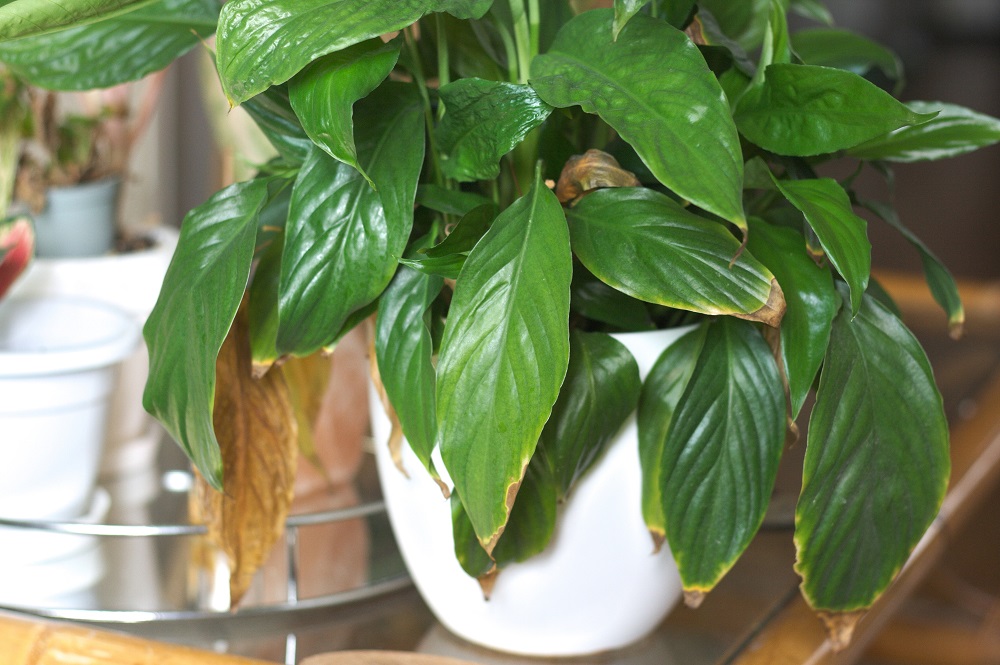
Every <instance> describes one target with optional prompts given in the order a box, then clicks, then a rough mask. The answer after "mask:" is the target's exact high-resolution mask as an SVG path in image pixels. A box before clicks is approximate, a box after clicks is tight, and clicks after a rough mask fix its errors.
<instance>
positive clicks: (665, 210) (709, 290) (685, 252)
mask: <svg viewBox="0 0 1000 665" xmlns="http://www.w3.org/2000/svg"><path fill="white" fill-rule="evenodd" d="M567 218H568V219H569V222H570V233H571V235H572V239H573V251H574V253H575V254H576V256H577V257H578V258H579V259H580V261H581V262H582V263H583V264H584V265H585V266H586V267H587V269H588V270H590V271H591V272H592V273H594V274H595V275H596V276H597V277H599V278H600V279H601V280H602V281H604V282H605V283H607V284H609V285H611V286H613V287H614V288H616V289H618V290H619V291H622V292H624V293H626V294H628V295H630V296H632V297H634V298H638V299H640V300H645V301H646V302H653V303H657V304H660V305H667V306H669V307H676V308H679V309H685V310H690V311H693V312H701V313H704V314H732V315H734V316H740V317H743V318H748V319H751V320H756V321H763V322H765V323H768V324H770V325H777V323H778V321H780V320H781V315H782V313H783V312H784V309H785V306H784V297H783V296H782V294H781V289H780V288H779V287H778V285H777V282H776V281H774V276H773V275H772V274H771V272H770V271H768V270H767V268H765V267H764V266H763V265H761V264H760V262H759V261H757V259H755V258H754V257H753V256H752V255H751V254H750V253H749V252H743V253H742V254H740V255H739V257H738V258H737V259H736V261H735V262H734V263H733V265H732V266H731V267H730V261H731V260H732V258H733V257H734V256H736V255H737V253H738V250H739V246H740V243H739V241H738V240H736V238H734V237H733V236H732V235H731V234H730V233H729V232H728V231H726V229H725V228H724V227H723V226H722V225H721V224H718V223H716V222H711V221H709V220H707V219H704V218H701V217H698V216H697V215H693V214H691V213H689V212H687V211H686V210H684V209H683V208H682V207H681V206H680V205H678V204H677V203H675V202H674V201H673V200H671V199H670V198H669V197H667V196H665V195H663V194H660V193H658V192H655V191H653V190H650V189H644V188H638V187H635V188H632V187H630V188H617V189H601V190H598V191H596V192H593V193H592V194H589V195H587V196H585V197H584V198H583V199H581V201H580V203H578V204H577V205H576V206H575V207H573V208H570V209H569V210H568V211H567Z"/></svg>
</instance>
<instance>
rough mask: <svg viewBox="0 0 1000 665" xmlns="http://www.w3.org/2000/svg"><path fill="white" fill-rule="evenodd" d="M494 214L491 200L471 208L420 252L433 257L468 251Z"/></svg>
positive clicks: (485, 229)
mask: <svg viewBox="0 0 1000 665" xmlns="http://www.w3.org/2000/svg"><path fill="white" fill-rule="evenodd" d="M496 216H497V206H496V204H495V203H493V202H490V203H484V204H483V205H481V206H478V207H476V208H473V209H472V210H470V211H469V212H467V213H466V214H465V215H463V216H462V219H460V220H458V223H457V224H456V225H455V228H453V229H452V230H451V233H449V234H448V235H447V236H446V237H445V239H444V240H442V241H441V242H439V243H438V244H436V245H434V246H433V247H429V248H427V249H425V250H421V252H420V253H421V254H423V255H424V256H427V257H430V258H434V257H445V256H450V255H452V254H462V253H466V252H470V251H472V248H473V247H475V245H476V243H477V242H479V239H480V238H482V237H483V236H484V235H485V234H486V232H487V231H488V230H489V228H490V225H491V224H493V220H494V219H496Z"/></svg>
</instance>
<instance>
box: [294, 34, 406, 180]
mask: <svg viewBox="0 0 1000 665" xmlns="http://www.w3.org/2000/svg"><path fill="white" fill-rule="evenodd" d="M401 45H402V37H401V36H400V37H397V38H396V39H393V40H392V41H390V42H388V43H383V42H382V40H381V39H369V40H367V41H363V42H360V43H358V44H354V45H353V46H348V47H347V48H345V49H344V50H342V51H337V52H336V53H331V54H330V55H327V56H324V57H322V58H320V59H319V60H315V61H313V62H312V63H311V64H309V65H308V66H307V67H306V68H305V69H304V70H302V72H301V73H300V74H299V75H298V76H296V77H295V78H293V79H292V80H291V82H290V83H289V84H288V97H289V101H290V102H291V104H292V108H293V109H295V115H296V116H298V118H299V120H300V121H301V122H302V126H303V127H304V128H305V131H306V133H307V134H308V135H309V138H311V139H312V140H313V142H314V143H315V144H316V145H318V146H319V147H320V148H322V149H323V150H325V151H326V153H327V154H328V155H330V156H331V157H333V158H334V159H336V160H339V161H341V162H344V163H345V164H347V165H348V166H353V167H354V168H356V169H358V171H359V172H360V173H361V175H363V176H364V177H365V179H366V180H369V182H371V180H370V179H369V178H368V174H366V173H365V172H364V171H363V170H362V169H361V165H360V164H358V151H357V147H356V146H355V145H354V103H355V102H357V101H358V100H359V99H362V98H364V97H366V96H367V95H369V94H370V93H371V92H372V91H373V90H375V88H377V87H378V86H379V84H380V83H382V81H384V80H385V78H386V77H387V76H389V72H391V71H392V68H393V67H395V66H396V60H397V59H399V48H400V46H401ZM372 186H374V184H373V185H372Z"/></svg>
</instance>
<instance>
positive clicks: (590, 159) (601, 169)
mask: <svg viewBox="0 0 1000 665" xmlns="http://www.w3.org/2000/svg"><path fill="white" fill-rule="evenodd" d="M640 186H642V183H640V182H639V179H638V178H636V177H635V174H634V173H632V172H631V171H626V170H625V169H623V168H622V167H621V164H619V163H618V160H617V159H615V158H614V157H612V156H611V155H609V154H608V153H606V152H603V151H601V150H588V151H587V152H585V153H583V154H582V155H574V156H572V157H570V158H569V160H567V162H566V165H565V166H563V170H562V173H560V174H559V182H558V183H556V198H558V199H559V202H560V203H563V204H565V203H569V202H571V201H576V200H577V199H579V198H580V197H581V196H583V195H584V194H586V193H587V192H590V191H592V190H595V189H600V188H602V187H640Z"/></svg>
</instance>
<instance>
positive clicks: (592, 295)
mask: <svg viewBox="0 0 1000 665" xmlns="http://www.w3.org/2000/svg"><path fill="white" fill-rule="evenodd" d="M570 308H571V309H572V310H573V312H576V313H578V314H581V315H582V316H585V317H587V318H588V319H592V320H594V321H599V322H600V323H605V324H607V325H609V326H612V327H613V328H615V329H616V330H619V331H622V332H637V331H640V330H653V329H655V327H656V326H654V325H653V319H652V317H651V316H650V315H649V310H648V309H647V308H646V303H644V302H642V301H641V300H636V299H635V298H631V297H629V296H627V295H625V294H624V293H622V292H621V291H619V290H617V289H613V288H611V287H610V286H608V285H607V284H605V283H604V282H602V281H601V280H599V279H597V277H595V276H594V275H592V274H590V272H589V271H587V270H584V269H582V268H578V269H575V270H574V271H573V283H572V285H571V292H570Z"/></svg>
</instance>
